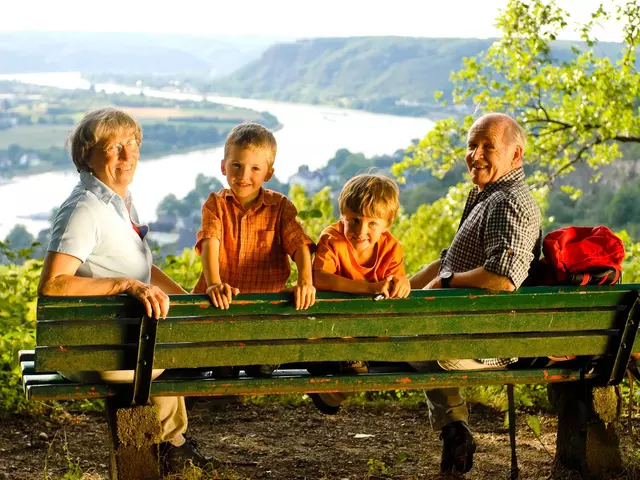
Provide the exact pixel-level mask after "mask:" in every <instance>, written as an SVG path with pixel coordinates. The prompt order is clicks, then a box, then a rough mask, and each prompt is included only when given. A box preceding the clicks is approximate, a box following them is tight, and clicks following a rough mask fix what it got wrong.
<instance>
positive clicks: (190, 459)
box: [160, 435, 220, 474]
mask: <svg viewBox="0 0 640 480" xmlns="http://www.w3.org/2000/svg"><path fill="white" fill-rule="evenodd" d="M184 440H185V442H184V443H183V444H182V445H181V446H179V447H176V446H175V445H173V444H172V443H169V442H164V443H162V444H160V458H161V459H162V463H163V465H164V470H165V474H169V473H182V471H183V470H184V469H185V468H187V467H191V466H194V467H198V468H207V467H209V468H218V467H219V466H220V461H219V460H217V459H215V458H213V457H205V456H204V455H202V454H201V453H200V452H199V451H198V448H197V447H198V444H197V443H196V441H195V440H193V439H192V438H189V437H187V436H186V435H185V436H184Z"/></svg>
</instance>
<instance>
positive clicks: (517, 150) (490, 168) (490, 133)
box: [465, 117, 523, 191]
mask: <svg viewBox="0 0 640 480" xmlns="http://www.w3.org/2000/svg"><path fill="white" fill-rule="evenodd" d="M506 127H507V124H506V122H505V121H504V120H501V119H496V118H495V117H482V118H480V119H479V120H477V121H476V122H475V123H474V124H473V126H472V127H471V129H470V130H469V135H468V136H467V154H466V156H465V160H466V162H467V168H468V169H469V173H470V174H471V181H472V182H473V183H475V184H476V185H477V186H478V189H479V190H480V191H482V190H483V189H484V188H485V187H486V186H487V184H489V183H491V182H495V181H497V180H499V179H500V178H501V177H503V176H504V175H506V174H507V173H509V172H510V171H512V170H514V169H516V168H518V167H521V166H522V152H523V147H522V146H521V145H518V144H517V143H516V141H515V140H514V139H511V138H509V135H507V133H506V131H505V130H506Z"/></svg>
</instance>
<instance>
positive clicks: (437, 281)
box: [423, 276, 442, 290]
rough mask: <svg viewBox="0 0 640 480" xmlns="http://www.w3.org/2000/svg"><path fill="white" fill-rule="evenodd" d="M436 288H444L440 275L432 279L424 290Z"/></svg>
mask: <svg viewBox="0 0 640 480" xmlns="http://www.w3.org/2000/svg"><path fill="white" fill-rule="evenodd" d="M434 288H442V280H441V279H440V276H437V277H436V278H434V279H433V280H431V281H430V282H429V283H428V284H427V286H426V287H424V288H423V290H433V289H434Z"/></svg>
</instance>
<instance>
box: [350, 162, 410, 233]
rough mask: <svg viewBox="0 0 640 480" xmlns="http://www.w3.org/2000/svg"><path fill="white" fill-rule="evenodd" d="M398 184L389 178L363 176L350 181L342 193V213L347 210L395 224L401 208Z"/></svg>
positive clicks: (374, 175) (370, 175)
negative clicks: (394, 221)
mask: <svg viewBox="0 0 640 480" xmlns="http://www.w3.org/2000/svg"><path fill="white" fill-rule="evenodd" d="M399 194H400V192H399V190H398V184H397V183H396V182H394V181H393V180H392V179H390V178H389V177H386V176H384V175H377V174H362V175H357V176H355V177H353V178H352V179H351V180H349V181H348V182H347V183H346V184H345V186H344V187H343V188H342V192H340V197H339V199H338V204H339V205H340V213H341V214H342V213H344V212H345V211H346V210H347V209H348V210H351V211H352V212H354V213H357V214H359V215H363V216H365V217H372V218H383V219H385V220H387V221H388V222H389V225H391V223H393V220H394V219H395V218H396V215H397V214H398V209H399V208H400V201H399V198H398V197H399Z"/></svg>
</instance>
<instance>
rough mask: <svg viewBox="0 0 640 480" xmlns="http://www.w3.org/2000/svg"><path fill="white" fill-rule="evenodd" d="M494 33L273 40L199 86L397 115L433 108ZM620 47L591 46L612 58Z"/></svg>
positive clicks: (564, 54)
mask: <svg viewBox="0 0 640 480" xmlns="http://www.w3.org/2000/svg"><path fill="white" fill-rule="evenodd" d="M493 41H494V40H492V39H450V38H447V39H444V38H412V37H351V38H316V39H308V40H300V41H297V42H295V43H285V44H277V45H274V46H272V47H270V48H268V49H267V50H266V51H265V52H264V53H263V54H262V56H261V57H260V58H259V59H257V60H255V61H253V62H251V63H249V64H248V65H245V66H244V67H242V68H240V69H239V70H237V71H235V72H234V73H232V74H231V75H229V76H226V77H222V78H219V79H216V80H215V81H213V82H210V83H209V84H208V85H200V87H201V88H203V89H205V90H209V91H215V92H218V93H222V94H228V95H234V96H241V97H259V98H273V99H278V100H288V101H295V102H305V103H330V104H338V105H344V106H348V107H353V108H364V109H367V110H372V111H377V112H387V113H400V114H411V113H414V114H424V113H426V112H430V113H433V106H434V105H433V103H434V100H433V94H434V92H436V91H438V90H442V91H444V92H445V93H448V92H450V91H451V88H452V87H451V84H450V82H449V75H450V73H451V72H452V71H454V70H458V69H460V68H461V67H462V59H463V58H464V57H470V56H473V55H476V54H478V53H479V52H481V51H482V50H485V49H487V48H488V47H489V46H490V45H491V44H492V42H493ZM572 45H577V44H576V43H573V42H556V43H555V44H554V50H553V54H554V56H555V57H557V58H559V59H560V60H563V59H567V58H569V54H570V49H571V46H572ZM620 47H621V46H620V45H619V44H614V43H608V44H607V43H603V44H598V45H596V47H595V49H596V54H597V55H602V56H610V57H612V58H617V57H619V55H620Z"/></svg>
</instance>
